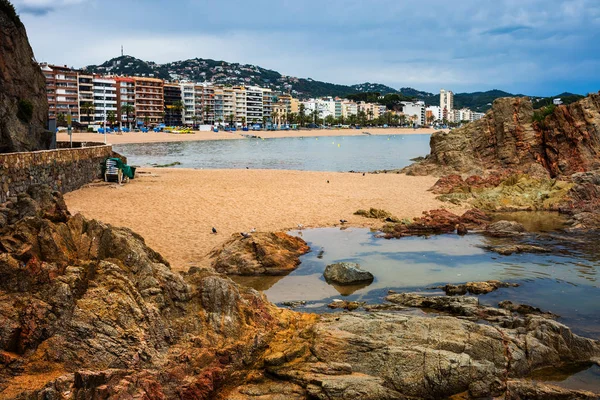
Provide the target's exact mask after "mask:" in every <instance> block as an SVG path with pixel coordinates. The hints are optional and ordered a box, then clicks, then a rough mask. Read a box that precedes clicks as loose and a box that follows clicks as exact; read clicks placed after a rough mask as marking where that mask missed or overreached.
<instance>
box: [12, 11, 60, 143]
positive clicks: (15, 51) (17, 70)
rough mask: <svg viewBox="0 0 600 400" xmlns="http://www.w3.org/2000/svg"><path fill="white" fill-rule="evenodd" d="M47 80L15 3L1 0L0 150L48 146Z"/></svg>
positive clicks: (49, 139)
mask: <svg viewBox="0 0 600 400" xmlns="http://www.w3.org/2000/svg"><path fill="white" fill-rule="evenodd" d="M47 119H48V99H47V97H46V80H45V78H44V75H43V74H42V71H41V69H40V67H39V65H38V63H37V62H36V60H35V58H34V56H33V50H32V49H31V46H30V45H29V41H28V39H27V32H26V31H25V27H24V26H23V24H22V22H21V20H20V19H19V17H18V15H17V14H16V12H15V9H14V7H13V6H12V4H11V3H10V2H8V1H7V0H0V153H11V152H20V151H36V150H45V149H48V148H49V147H50V144H51V135H50V133H49V132H48V131H47V130H46V121H47Z"/></svg>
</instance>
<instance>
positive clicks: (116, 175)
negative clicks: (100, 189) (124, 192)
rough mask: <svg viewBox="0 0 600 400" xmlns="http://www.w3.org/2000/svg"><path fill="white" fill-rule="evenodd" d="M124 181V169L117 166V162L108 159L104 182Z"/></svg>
mask: <svg viewBox="0 0 600 400" xmlns="http://www.w3.org/2000/svg"><path fill="white" fill-rule="evenodd" d="M114 181H116V182H118V183H119V185H120V184H121V183H122V182H123V171H122V170H121V168H119V167H118V166H117V162H116V161H115V160H112V159H110V158H109V159H108V160H106V169H105V170H104V182H114Z"/></svg>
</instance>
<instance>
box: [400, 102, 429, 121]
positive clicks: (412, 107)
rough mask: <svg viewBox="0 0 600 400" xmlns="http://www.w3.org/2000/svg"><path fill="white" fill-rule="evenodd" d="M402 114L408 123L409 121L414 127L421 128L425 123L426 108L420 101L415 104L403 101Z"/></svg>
mask: <svg viewBox="0 0 600 400" xmlns="http://www.w3.org/2000/svg"><path fill="white" fill-rule="evenodd" d="M402 112H403V113H404V115H406V117H407V119H408V121H411V122H412V123H413V124H414V125H417V126H423V125H425V124H426V123H427V121H426V116H427V113H426V107H425V103H424V102H422V101H417V102H415V103H412V102H408V101H403V102H402Z"/></svg>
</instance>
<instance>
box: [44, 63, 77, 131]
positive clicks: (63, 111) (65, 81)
mask: <svg viewBox="0 0 600 400" xmlns="http://www.w3.org/2000/svg"><path fill="white" fill-rule="evenodd" d="M41 69H42V72H43V74H44V76H45V77H46V93H47V96H48V117H49V118H50V119H56V120H58V121H59V122H63V121H64V122H65V123H66V116H67V115H68V114H69V113H71V117H72V118H73V120H74V121H79V81H78V77H77V71H75V70H73V69H71V68H69V67H67V66H66V65H65V66H57V65H49V64H42V65H41Z"/></svg>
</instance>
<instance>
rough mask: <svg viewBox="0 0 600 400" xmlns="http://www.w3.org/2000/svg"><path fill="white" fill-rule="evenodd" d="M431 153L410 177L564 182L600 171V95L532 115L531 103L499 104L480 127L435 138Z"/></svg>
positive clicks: (499, 101) (407, 170) (413, 167)
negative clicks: (514, 175)
mask: <svg viewBox="0 0 600 400" xmlns="http://www.w3.org/2000/svg"><path fill="white" fill-rule="evenodd" d="M430 146H431V153H430V155H428V156H427V157H426V158H425V159H424V160H423V161H421V162H418V163H415V164H413V165H411V166H409V167H407V168H405V169H404V170H403V172H405V173H407V174H409V175H437V176H442V175H447V174H469V175H484V174H486V173H489V172H492V171H493V172H507V171H510V172H523V173H528V174H531V175H536V176H550V177H553V178H555V177H561V176H569V175H572V174H574V173H578V172H584V171H590V170H593V169H597V168H598V166H599V161H600V160H598V153H599V152H600V95H599V94H590V95H589V96H588V97H586V98H584V99H582V100H580V101H578V102H576V103H573V104H570V105H568V106H558V107H555V108H554V107H552V108H546V109H543V110H534V109H533V106H532V103H531V101H530V100H529V99H528V98H501V99H497V100H496V101H494V104H493V106H492V109H491V110H490V111H489V112H488V113H487V114H486V115H485V117H484V118H483V119H481V120H479V121H475V122H472V123H470V124H467V125H466V126H464V127H462V128H459V129H455V130H452V131H450V132H436V133H434V134H433V135H432V136H431V142H430Z"/></svg>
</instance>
